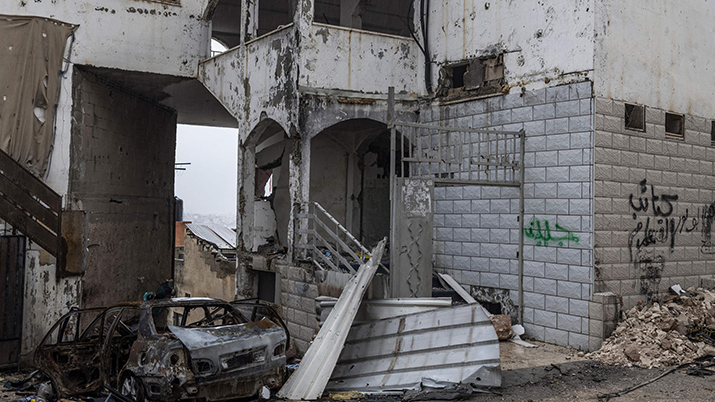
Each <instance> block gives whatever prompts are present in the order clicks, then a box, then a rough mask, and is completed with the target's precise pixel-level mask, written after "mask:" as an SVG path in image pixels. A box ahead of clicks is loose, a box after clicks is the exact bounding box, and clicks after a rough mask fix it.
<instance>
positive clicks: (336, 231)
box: [294, 201, 387, 273]
mask: <svg viewBox="0 0 715 402" xmlns="http://www.w3.org/2000/svg"><path fill="white" fill-rule="evenodd" d="M296 218H297V219H306V220H307V222H306V223H307V225H306V226H304V227H303V228H301V227H300V225H298V224H297V223H296V225H295V228H296V229H295V232H296V234H302V235H305V236H303V239H304V240H305V244H300V240H299V236H295V237H294V238H295V239H296V243H297V244H295V248H296V249H299V250H304V251H305V252H306V255H305V257H306V259H310V260H312V261H313V263H314V264H315V265H316V266H317V267H319V268H321V269H323V270H325V269H326V268H325V267H324V266H323V264H324V265H326V266H328V267H330V269H332V270H335V271H340V270H341V269H340V265H343V266H344V267H345V268H346V269H347V270H348V271H350V272H351V273H355V269H354V268H353V267H352V264H351V263H350V262H349V261H348V258H351V259H353V260H355V262H356V263H357V264H358V265H361V264H364V263H365V262H367V260H368V259H369V258H371V257H372V255H371V253H370V251H369V250H368V249H367V248H366V247H365V246H363V244H362V243H360V241H359V240H358V239H357V238H355V236H353V234H352V233H350V231H348V230H347V229H346V228H345V227H344V226H343V225H342V224H340V222H338V220H337V219H335V217H333V216H332V215H331V214H330V213H329V212H328V211H327V210H326V209H325V208H323V206H322V205H320V204H319V203H317V202H315V201H311V202H309V203H308V208H307V213H304V214H297V215H296ZM321 232H322V233H323V234H325V235H326V236H323V234H321ZM318 247H323V248H325V250H327V251H328V253H330V256H328V255H326V254H325V253H324V252H323V251H321V250H320V249H319V248H318ZM331 256H332V257H334V259H335V260H337V261H334V260H333V258H331ZM346 256H347V257H346ZM380 265H381V266H382V267H383V268H384V269H385V270H387V268H386V267H385V266H384V265H382V264H380Z"/></svg>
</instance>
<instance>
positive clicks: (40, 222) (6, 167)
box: [0, 150, 62, 263]
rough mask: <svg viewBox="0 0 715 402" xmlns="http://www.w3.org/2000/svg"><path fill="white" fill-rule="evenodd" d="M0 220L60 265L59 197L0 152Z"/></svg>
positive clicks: (60, 221)
mask: <svg viewBox="0 0 715 402" xmlns="http://www.w3.org/2000/svg"><path fill="white" fill-rule="evenodd" d="M0 218H2V219H3V220H5V221H6V222H7V223H9V224H10V225H12V226H13V227H14V228H15V229H17V230H19V231H20V232H22V233H23V234H24V235H25V236H27V237H28V238H30V240H32V241H34V242H35V243H37V244H39V245H40V246H41V247H42V248H44V249H45V250H46V251H47V252H48V253H50V254H51V255H53V256H54V257H56V258H57V260H58V263H61V262H62V258H61V257H62V226H61V225H62V197H61V196H60V195H59V194H57V193H56V192H54V191H53V190H52V189H51V188H50V187H48V186H47V185H46V184H45V183H44V182H43V181H42V180H40V179H38V178H37V177H36V176H35V175H33V174H32V173H30V171H28V170H27V169H25V168H24V167H23V166H22V165H21V164H19V163H17V162H16V161H15V160H14V159H13V158H12V157H10V155H8V154H6V153H5V152H3V151H1V150H0Z"/></svg>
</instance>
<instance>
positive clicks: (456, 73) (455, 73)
mask: <svg viewBox="0 0 715 402" xmlns="http://www.w3.org/2000/svg"><path fill="white" fill-rule="evenodd" d="M466 73H467V64H463V65H461V66H454V67H452V88H462V87H463V86H464V74H466Z"/></svg>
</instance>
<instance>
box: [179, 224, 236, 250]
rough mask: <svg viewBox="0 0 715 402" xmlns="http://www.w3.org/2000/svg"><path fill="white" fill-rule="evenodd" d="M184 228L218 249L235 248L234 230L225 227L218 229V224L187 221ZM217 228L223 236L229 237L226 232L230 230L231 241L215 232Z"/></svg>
mask: <svg viewBox="0 0 715 402" xmlns="http://www.w3.org/2000/svg"><path fill="white" fill-rule="evenodd" d="M186 228H187V229H189V230H190V231H191V233H193V234H194V235H195V236H197V237H199V238H201V239H202V240H204V241H207V242H209V243H211V244H213V245H214V246H216V248H218V249H220V250H226V249H235V248H236V232H233V231H232V230H231V229H229V228H225V229H226V230H221V229H219V228H220V226H219V225H211V226H209V225H199V224H196V223H188V224H187V225H186ZM217 230H218V231H219V232H221V233H223V236H226V237H229V239H230V236H228V235H227V234H226V233H227V232H226V231H228V232H232V233H233V241H231V242H229V241H228V240H226V239H224V238H223V236H222V235H221V234H220V233H217Z"/></svg>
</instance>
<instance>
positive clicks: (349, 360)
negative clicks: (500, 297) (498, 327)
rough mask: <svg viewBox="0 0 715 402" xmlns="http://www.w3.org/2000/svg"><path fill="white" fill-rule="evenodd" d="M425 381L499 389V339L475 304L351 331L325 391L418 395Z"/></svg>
mask: <svg viewBox="0 0 715 402" xmlns="http://www.w3.org/2000/svg"><path fill="white" fill-rule="evenodd" d="M427 378H429V379H431V380H434V381H438V382H450V383H474V384H476V385H478V386H492V387H496V386H500V385H501V368H500V364H499V339H498V338H497V335H496V332H495V331H494V327H493V326H492V324H491V321H490V320H489V318H488V317H487V315H486V314H485V312H484V309H483V308H482V307H481V306H480V305H479V304H471V305H466V306H458V307H453V308H442V309H437V310H432V311H428V312H422V313H416V314H410V315H406V316H402V317H396V318H390V319H384V320H379V321H372V322H368V323H364V324H359V325H355V326H353V328H352V329H351V331H350V334H349V336H348V341H347V344H346V346H345V348H344V349H343V353H342V354H341V355H340V360H339V361H338V364H337V366H336V367H335V370H333V375H332V377H331V379H330V382H329V383H328V387H327V389H328V390H330V391H344V390H355V391H363V392H376V391H394V390H407V389H417V388H418V387H419V385H420V383H421V382H422V380H423V379H427Z"/></svg>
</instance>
